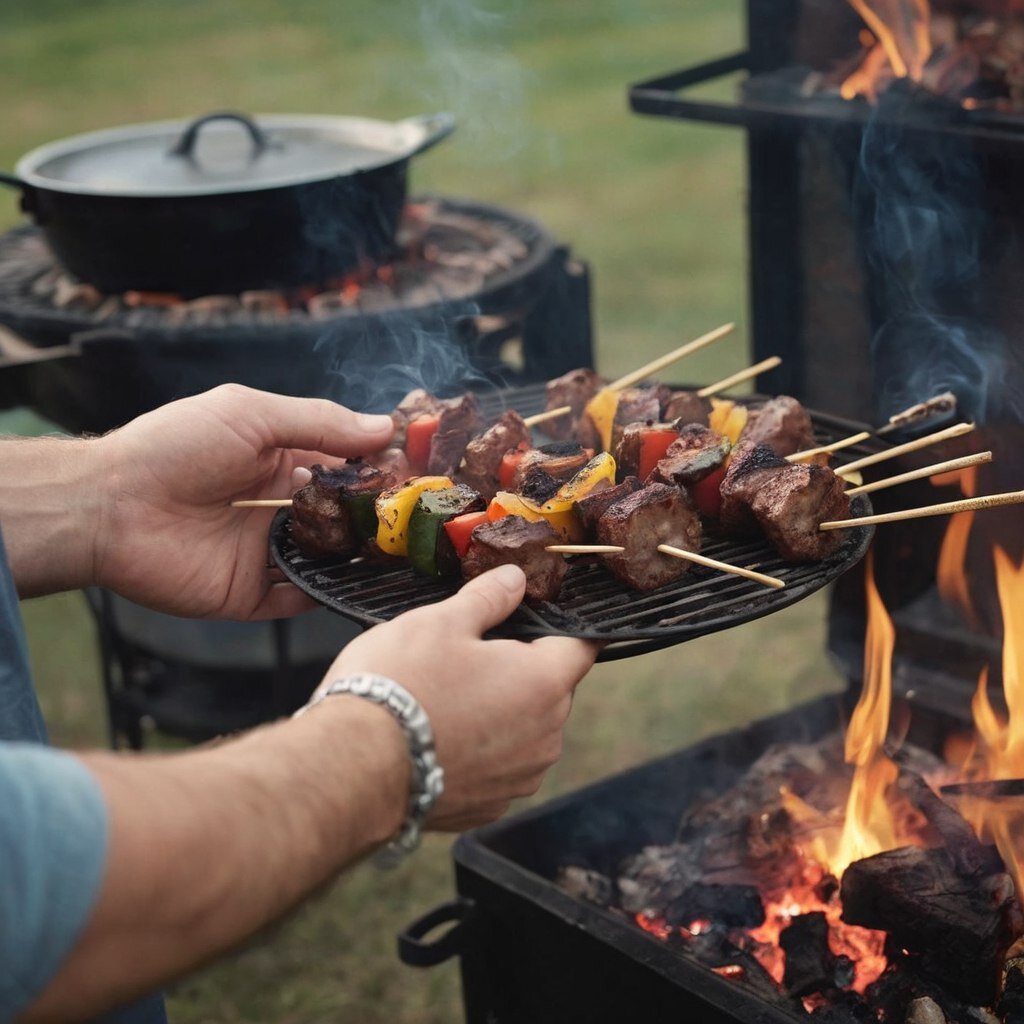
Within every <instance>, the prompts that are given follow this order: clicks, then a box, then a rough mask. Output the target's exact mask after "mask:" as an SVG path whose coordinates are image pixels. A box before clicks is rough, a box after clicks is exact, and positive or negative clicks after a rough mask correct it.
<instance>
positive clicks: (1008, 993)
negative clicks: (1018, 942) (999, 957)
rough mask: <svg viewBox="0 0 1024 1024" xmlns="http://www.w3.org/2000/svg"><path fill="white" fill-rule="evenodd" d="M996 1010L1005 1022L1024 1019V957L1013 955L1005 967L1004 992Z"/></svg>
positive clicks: (1007, 1023)
mask: <svg viewBox="0 0 1024 1024" xmlns="http://www.w3.org/2000/svg"><path fill="white" fill-rule="evenodd" d="M996 1010H997V1011H998V1012H999V1015H1000V1016H1001V1017H1002V1018H1003V1021H1004V1024H1010V1022H1011V1021H1013V1024H1018V1022H1019V1021H1024V957H1021V956H1012V957H1009V958H1008V959H1007V961H1006V964H1005V966H1004V968H1003V992H1002V995H1001V996H1000V997H999V1002H998V1004H997V1005H996Z"/></svg>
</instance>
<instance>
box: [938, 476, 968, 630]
mask: <svg viewBox="0 0 1024 1024" xmlns="http://www.w3.org/2000/svg"><path fill="white" fill-rule="evenodd" d="M931 482H932V484H933V485H934V486H936V487H945V486H947V485H949V484H951V483H956V482H959V484H960V491H961V493H962V494H963V495H964V497H965V498H973V497H974V496H975V495H976V494H977V493H978V467H977V466H969V467H968V468H967V469H964V470H961V471H959V472H957V473H942V474H940V475H939V476H934V477H932V478H931ZM973 526H974V512H973V511H968V512H957V513H956V514H955V515H953V516H950V518H949V526H947V527H946V534H945V536H944V537H943V538H942V547H941V548H940V550H939V564H938V566H937V568H936V570H935V578H936V581H937V582H938V587H939V593H940V594H941V595H942V598H943V600H945V601H946V602H947V603H948V604H951V605H953V607H955V608H959V609H960V612H961V614H962V615H963V616H964V618H965V619H966V620H967V621H968V623H970V624H971V625H972V626H975V627H976V626H977V624H978V621H977V616H976V615H975V613H974V606H973V605H972V603H971V595H970V586H969V582H970V581H969V580H968V576H967V542H968V540H969V539H970V534H971V528H972V527H973Z"/></svg>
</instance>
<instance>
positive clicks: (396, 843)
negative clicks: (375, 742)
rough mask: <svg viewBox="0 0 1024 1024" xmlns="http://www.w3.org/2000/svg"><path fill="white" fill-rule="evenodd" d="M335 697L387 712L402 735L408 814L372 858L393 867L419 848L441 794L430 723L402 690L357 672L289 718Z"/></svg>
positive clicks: (441, 779)
mask: <svg viewBox="0 0 1024 1024" xmlns="http://www.w3.org/2000/svg"><path fill="white" fill-rule="evenodd" d="M336 693H350V694H352V696H354V697H363V698H364V699H365V700H369V701H373V703H374V704H380V705H381V706H382V707H385V708H387V709H388V711H390V712H391V714H392V715H394V717H395V720H396V721H397V722H398V724H399V725H400V726H401V727H402V731H403V732H404V733H405V738H406V741H407V742H408V745H409V760H410V761H411V762H412V781H411V783H410V787H409V810H408V813H407V814H406V818H405V821H404V822H403V823H402V827H401V828H400V829H399V830H398V834H397V835H396V836H395V837H394V839H392V840H391V841H390V842H389V843H387V845H385V846H383V847H381V849H380V850H378V851H377V853H376V854H375V855H374V861H375V862H376V864H377V865H378V866H379V867H394V866H395V865H396V864H399V863H400V862H401V861H402V860H403V858H405V857H406V856H408V855H409V854H410V853H412V851H413V850H415V849H416V847H417V846H419V843H420V835H421V833H422V830H423V822H424V820H425V819H426V817H427V815H428V814H429V813H430V811H431V808H432V807H433V806H434V804H436V803H437V801H438V800H439V799H440V797H441V794H442V793H443V792H444V769H443V768H442V767H441V766H440V765H439V764H438V763H437V753H436V752H435V750H434V733H433V730H431V728H430V720H429V719H428V718H427V713H426V712H425V711H424V710H423V708H422V707H421V706H420V703H419V701H418V700H416V698H415V697H414V696H413V695H412V694H411V693H409V691H408V690H406V689H405V687H404V686H399V685H398V683H396V682H395V681H394V680H393V679H388V678H387V676H379V675H376V674H375V673H373V672H356V673H353V674H352V675H349V676H342V677H341V678H340V679H335V680H334V682H332V683H330V684H329V685H328V686H326V687H325V688H324V689H323V690H321V691H320V692H319V693H317V694H316V695H314V696H313V697H312V698H311V699H310V701H309V703H307V704H304V705H303V706H302V707H301V708H299V710H298V711H296V712H295V714H294V715H293V716H292V717H293V718H297V717H298V716H299V715H302V714H305V713H306V712H307V711H309V709H310V708H314V707H316V706H317V704H319V703H320V702H321V701H323V700H326V699H327V698H328V697H331V696H333V695H334V694H336Z"/></svg>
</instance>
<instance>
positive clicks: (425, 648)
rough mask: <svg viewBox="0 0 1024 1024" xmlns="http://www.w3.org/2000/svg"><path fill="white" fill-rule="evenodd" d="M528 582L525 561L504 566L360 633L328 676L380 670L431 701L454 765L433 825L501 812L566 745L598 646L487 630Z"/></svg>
mask: <svg viewBox="0 0 1024 1024" xmlns="http://www.w3.org/2000/svg"><path fill="white" fill-rule="evenodd" d="M525 587H526V577H525V576H524V575H523V572H522V570H521V569H519V568H518V567H517V566H512V565H504V566H499V567H498V568H497V569H493V570H491V571H490V572H488V573H485V574H483V575H482V576H478V577H476V578H475V579H473V580H470V581H469V582H468V583H467V584H466V585H465V586H464V587H463V588H462V589H461V590H460V591H459V592H458V594H456V595H455V596H454V597H451V598H449V599H448V600H446V601H442V602H439V603H438V604H435V605H431V606H430V607H427V608H420V609H417V610H415V611H411V612H406V613H405V614H404V615H401V616H399V617H398V618H396V619H393V620H392V621H391V622H387V623H384V624H383V625H380V626H375V627H374V628H373V629H371V630H369V631H368V632H366V633H364V634H362V636H359V637H357V638H356V639H355V640H353V641H352V642H351V643H349V644H348V645H347V646H346V647H345V648H344V649H343V650H342V652H341V654H339V655H338V657H337V659H336V660H335V662H334V664H333V665H332V666H331V670H330V672H328V674H327V676H326V677H325V679H324V683H323V685H327V684H328V683H329V682H330V681H331V680H333V679H336V678H338V677H339V676H341V675H345V674H347V673H350V672H363V671H366V672H377V673H380V674H382V675H385V676H389V677H390V678H392V679H394V680H395V681H396V682H398V683H401V684H402V686H404V687H405V688H406V689H408V690H409V691H410V692H411V693H412V694H413V695H414V696H415V697H416V698H417V699H418V700H419V701H420V703H421V704H422V705H423V708H424V710H425V711H426V712H427V715H428V716H429V718H430V722H431V725H432V727H433V730H434V737H435V740H436V744H437V755H438V760H439V761H440V763H441V766H442V768H444V772H445V792H444V796H443V797H442V799H441V800H440V801H439V802H438V805H437V807H436V808H435V809H434V812H433V814H432V815H431V817H430V819H429V822H428V824H429V825H430V827H432V828H435V829H444V830H456V831H457V830H461V829H465V828H469V827H471V826H474V825H479V824H482V823H483V822H486V821H491V820H493V819H494V818H497V817H499V816H500V815H501V814H502V813H504V811H505V809H506V807H507V806H508V803H509V801H510V800H512V799H513V798H514V797H520V796H528V795H530V794H532V793H535V792H536V791H537V788H538V787H539V786H540V783H541V780H542V779H543V777H544V774H545V772H546V771H547V770H548V768H550V767H551V765H553V764H554V763H555V761H556V760H557V759H558V757H559V756H560V754H561V752H562V730H563V727H564V725H565V721H566V719H567V718H568V716H569V710H570V707H571V705H572V694H573V690H574V689H575V686H576V684H577V683H578V682H579V680H580V679H581V678H582V677H583V675H584V673H586V672H587V670H588V669H589V668H590V667H591V665H593V663H594V658H595V657H596V655H597V648H596V647H595V646H594V645H593V644H589V643H585V642H583V641H581V640H573V639H570V638H568V637H543V638H541V639H539V640H534V641H533V642H532V643H523V642H522V641H518V640H484V639H482V636H483V633H484V632H485V631H486V630H488V629H490V628H491V627H493V626H496V625H497V624H498V623H500V622H503V621H504V620H505V619H506V618H508V616H509V615H511V614H512V612H513V611H514V610H515V608H516V606H517V605H518V604H519V602H520V601H521V600H522V598H523V592H524V590H525ZM344 699H348V698H344V697H342V698H334V697H331V698H329V701H331V700H344ZM351 699H353V700H357V699H358V698H351Z"/></svg>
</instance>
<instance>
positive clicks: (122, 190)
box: [0, 112, 455, 298]
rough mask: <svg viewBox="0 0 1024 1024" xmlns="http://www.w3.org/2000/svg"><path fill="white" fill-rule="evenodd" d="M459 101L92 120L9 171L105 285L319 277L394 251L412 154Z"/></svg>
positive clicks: (220, 285)
mask: <svg viewBox="0 0 1024 1024" xmlns="http://www.w3.org/2000/svg"><path fill="white" fill-rule="evenodd" d="M454 127H455V124H454V120H453V119H452V117H451V116H450V115H448V114H437V115H434V116H429V117H413V118H408V119H406V120H403V121H397V122H387V121H376V120H370V119H368V118H356V117H325V116H314V115H310V116H292V115H279V114H275V115H266V116H262V115H261V116H260V117H259V119H258V120H253V119H250V118H248V117H246V116H244V115H242V114H237V113H231V112H221V113H213V114H207V115H206V116H204V117H200V118H198V119H197V120H195V121H192V122H184V121H164V122H156V123H151V124H141V125H129V126H127V127H123V128H115V129H111V130H107V131H100V132H90V133H89V134H86V135H77V136H74V137H72V138H68V139H63V140H61V141H59V142H53V143H50V144H48V145H45V146H41V147H40V148H38V149H35V150H33V151H32V152H30V153H28V154H26V155H25V156H24V157H22V158H21V160H19V161H18V165H17V167H16V172H17V173H16V175H9V174H0V183H5V184H8V185H14V186H16V187H18V188H20V189H21V191H22V197H21V205H22V209H23V210H25V211H26V212H27V213H28V214H30V215H31V216H32V217H33V219H34V220H35V221H36V223H37V224H38V225H39V226H40V227H41V228H42V229H43V231H44V232H45V233H46V238H47V241H48V242H49V244H50V246H51V247H52V249H53V251H54V254H55V255H56V257H57V259H58V260H59V261H60V262H61V264H62V265H63V266H64V267H65V268H66V269H67V270H69V271H70V272H71V273H72V274H74V275H75V277H77V278H79V279H80V280H82V281H87V282H89V283H90V284H93V285H95V286H96V287H97V288H98V289H99V290H100V291H102V292H108V293H119V292H124V291H129V290H133V289H135V290H139V291H156V292H170V293H174V294H177V295H181V296H183V297H186V298H189V297H194V296H198V295H211V294H216V293H238V292H242V291H246V290H248V289H258V288H287V287H289V286H295V285H322V284H323V283H324V282H326V281H328V280H330V279H331V278H336V277H338V276H340V275H342V274H344V273H346V272H347V271H350V270H352V269H354V268H355V267H357V266H359V265H360V264H362V263H365V262H367V261H369V262H381V261H383V260H386V259H388V258H389V257H390V255H391V254H392V251H393V248H394V244H395V232H396V229H397V226H398V220H399V216H400V215H401V211H402V207H403V205H404V203H405V199H406V177H407V171H408V164H409V159H410V157H412V156H414V155H415V154H417V153H421V152H423V150H425V149H427V148H429V147H430V146H433V145H434V144H435V143H437V142H439V141H440V140H441V139H443V138H445V137H446V136H447V135H449V134H450V133H451V132H452V130H453V129H454Z"/></svg>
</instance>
